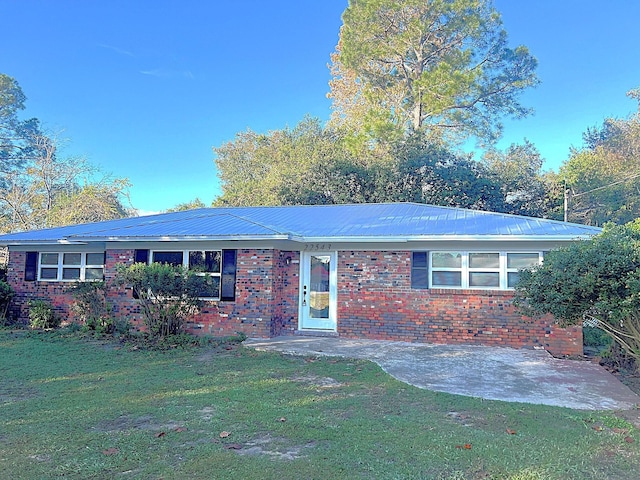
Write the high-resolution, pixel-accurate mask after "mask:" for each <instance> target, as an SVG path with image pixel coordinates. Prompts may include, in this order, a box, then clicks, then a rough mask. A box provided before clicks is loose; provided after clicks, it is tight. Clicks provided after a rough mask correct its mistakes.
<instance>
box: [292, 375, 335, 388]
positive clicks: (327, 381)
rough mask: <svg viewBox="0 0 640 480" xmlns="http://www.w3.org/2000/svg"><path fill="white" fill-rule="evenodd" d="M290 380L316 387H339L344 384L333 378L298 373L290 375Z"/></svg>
mask: <svg viewBox="0 0 640 480" xmlns="http://www.w3.org/2000/svg"><path fill="white" fill-rule="evenodd" d="M291 380H292V381H293V382H298V383H304V384H305V385H310V386H312V387H316V388H340V387H344V386H345V385H346V383H342V382H338V381H337V380H336V379H335V378H331V377H318V376H317V375H299V376H295V377H291Z"/></svg>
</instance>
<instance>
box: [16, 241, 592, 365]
mask: <svg viewBox="0 0 640 480" xmlns="http://www.w3.org/2000/svg"><path fill="white" fill-rule="evenodd" d="M133 255H134V252H133V250H108V251H107V260H106V265H105V278H106V281H107V283H108V284H109V285H110V289H109V291H108V300H109V302H111V303H112V305H113V306H114V315H117V316H120V317H126V318H128V319H129V320H130V321H132V322H138V324H142V322H141V316H140V313H139V309H138V307H137V305H136V302H135V300H134V299H133V298H132V296H131V290H130V289H126V288H124V287H116V286H114V285H113V284H112V280H113V278H114V275H115V264H116V263H125V264H130V263H132V262H133ZM288 258H290V261H287V259H288ZM299 262H300V255H299V253H298V252H287V251H279V250H267V249H239V250H238V251H237V272H236V300H235V302H207V303H206V304H205V305H204V307H203V309H202V312H201V314H199V315H197V316H196V317H194V318H193V319H190V321H189V322H188V325H187V327H188V329H189V330H190V331H192V332H193V333H198V334H210V335H214V336H220V335H233V334H234V333H236V332H244V333H246V334H247V335H249V336H253V337H270V336H276V335H292V334H294V333H295V331H296V330H297V328H298V288H299V268H300V264H299ZM24 264H25V254H24V253H23V252H11V254H10V262H9V269H8V280H9V282H10V283H11V284H12V286H13V287H14V289H15V290H16V291H17V292H18V294H17V295H16V298H15V300H14V303H13V306H12V315H13V317H14V318H16V317H17V318H20V319H21V320H22V321H24V322H27V321H28V307H27V303H28V301H29V300H30V299H35V298H41V299H47V300H49V301H51V302H52V304H53V305H54V308H55V310H56V312H57V313H58V314H59V315H61V316H62V317H63V318H69V319H70V318H71V317H70V315H69V306H70V304H71V302H72V297H71V295H70V294H69V293H68V292H67V289H68V287H69V286H70V284H68V283H62V282H24ZM512 298H513V293H512V292H499V291H493V290H449V289H431V290H416V289H412V288H411V254H410V252H397V251H396V252H380V251H369V252H355V251H343V252H339V253H338V333H339V334H340V335H341V336H344V337H353V338H356V337H365V338H372V339H389V340H402V341H410V342H433V343H477V344H482V345H502V346H511V347H515V348H519V347H531V346H542V347H544V348H546V349H547V350H549V351H550V352H552V353H554V354H557V355H579V354H582V329H581V327H571V328H567V329H562V328H559V327H557V326H556V325H554V324H553V322H552V321H550V320H549V319H542V320H531V319H528V318H524V317H522V316H521V315H518V313H517V312H516V311H515V309H514V307H513V306H512V305H511V299H512Z"/></svg>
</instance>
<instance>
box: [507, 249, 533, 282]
mask: <svg viewBox="0 0 640 480" xmlns="http://www.w3.org/2000/svg"><path fill="white" fill-rule="evenodd" d="M540 263H541V255H540V253H507V287H508V288H515V286H516V284H517V283H518V280H519V279H520V270H521V269H523V268H529V267H533V266H534V265H539V264H540Z"/></svg>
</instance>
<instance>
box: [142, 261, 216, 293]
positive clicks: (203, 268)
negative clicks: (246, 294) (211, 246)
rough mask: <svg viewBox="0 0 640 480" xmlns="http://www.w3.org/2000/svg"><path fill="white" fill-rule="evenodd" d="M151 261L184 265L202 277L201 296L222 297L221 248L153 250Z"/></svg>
mask: <svg viewBox="0 0 640 480" xmlns="http://www.w3.org/2000/svg"><path fill="white" fill-rule="evenodd" d="M150 253H151V261H152V262H156V263H167V264H169V265H174V266H182V267H184V268H187V269H189V270H192V271H194V272H195V273H196V275H198V276H200V277H202V280H203V282H202V285H200V292H199V294H198V297H199V298H206V299H213V300H218V299H220V286H221V277H222V251H221V250H172V251H162V250H152V251H151V252H150Z"/></svg>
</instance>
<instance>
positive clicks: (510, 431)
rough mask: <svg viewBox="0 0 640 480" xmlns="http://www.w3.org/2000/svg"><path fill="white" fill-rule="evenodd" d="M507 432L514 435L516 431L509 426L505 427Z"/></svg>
mask: <svg viewBox="0 0 640 480" xmlns="http://www.w3.org/2000/svg"><path fill="white" fill-rule="evenodd" d="M507 433H508V434H509V435H515V434H516V431H515V430H511V429H510V428H507Z"/></svg>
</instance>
